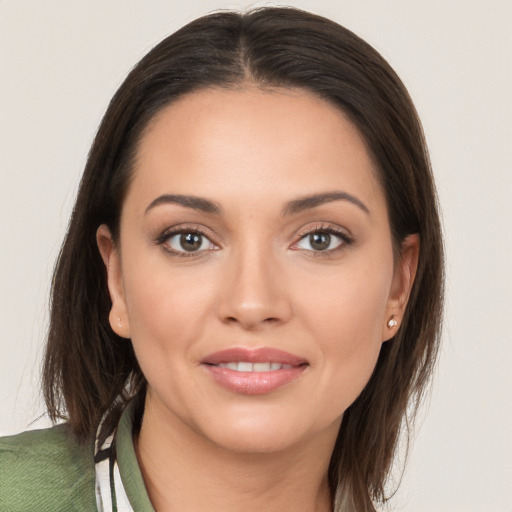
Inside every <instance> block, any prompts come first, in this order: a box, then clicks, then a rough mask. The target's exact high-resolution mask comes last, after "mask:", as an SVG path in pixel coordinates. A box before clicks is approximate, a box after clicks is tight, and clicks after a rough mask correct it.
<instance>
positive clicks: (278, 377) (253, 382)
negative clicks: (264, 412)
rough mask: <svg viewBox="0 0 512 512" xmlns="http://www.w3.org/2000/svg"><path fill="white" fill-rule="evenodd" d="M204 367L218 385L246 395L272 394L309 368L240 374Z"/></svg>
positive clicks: (215, 367)
mask: <svg viewBox="0 0 512 512" xmlns="http://www.w3.org/2000/svg"><path fill="white" fill-rule="evenodd" d="M203 366H204V367H205V368H206V370H207V371H208V372H209V374H210V375H211V376H212V377H213V379H214V380H215V381H216V382H217V383H218V384H220V385H221V386H223V387H225V388H227V389H229V390H231V391H234V392H236V393H241V394H244V395H263V394H265V393H271V392H272V391H275V390H276V389H279V388H281V387H283V386H286V385H287V384H290V383H291V382H293V381H294V380H296V379H298V378H299V377H300V376H301V375H302V373H303V372H304V370H305V369H306V367H307V365H300V366H294V367H293V368H287V369H283V370H274V371H270V372H238V371H236V370H230V369H229V368H223V367H220V366H213V365H209V364H205V365H203Z"/></svg>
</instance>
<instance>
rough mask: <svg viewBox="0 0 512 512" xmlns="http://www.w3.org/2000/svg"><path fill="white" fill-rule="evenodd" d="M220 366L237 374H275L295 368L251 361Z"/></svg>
mask: <svg viewBox="0 0 512 512" xmlns="http://www.w3.org/2000/svg"><path fill="white" fill-rule="evenodd" d="M214 366H218V367H220V368H228V369H230V370H233V371H235V372H256V373H259V372H275V371H277V370H290V369H291V368H293V366H292V365H291V364H281V363H271V362H266V363H251V362H249V361H239V362H238V363H235V362H233V363H219V364H218V365H214Z"/></svg>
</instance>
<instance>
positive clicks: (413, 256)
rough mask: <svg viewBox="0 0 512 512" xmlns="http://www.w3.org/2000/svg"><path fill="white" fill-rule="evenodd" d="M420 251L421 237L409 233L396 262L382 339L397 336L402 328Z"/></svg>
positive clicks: (385, 339)
mask: <svg viewBox="0 0 512 512" xmlns="http://www.w3.org/2000/svg"><path fill="white" fill-rule="evenodd" d="M419 252H420V237H419V235H417V234H413V235H409V236H408V237H406V238H405V240H404V241H403V242H402V244H401V247H400V255H399V259H398V260H397V261H396V263H395V270H394V272H393V281H392V283H391V290H390V293H389V298H388V304H387V308H386V317H385V325H384V326H383V330H382V341H387V340H389V339H391V338H392V337H393V336H395V334H396V332H397V331H398V329H399V328H400V324H401V322H402V319H403V316H404V312H405V308H406V306H407V302H408V301H409V296H410V294H411V290H412V285H413V284H414V278H415V277H416V270H417V269H418V256H419Z"/></svg>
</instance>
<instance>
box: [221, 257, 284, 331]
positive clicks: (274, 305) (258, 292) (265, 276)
mask: <svg viewBox="0 0 512 512" xmlns="http://www.w3.org/2000/svg"><path fill="white" fill-rule="evenodd" d="M276 259H277V258H276V257H275V256H273V255H272V254H270V253H269V251H258V250H256V249H254V248H253V250H250V249H247V250H244V251H238V252H237V253H236V254H233V255H232V257H230V258H228V260H227V261H226V262H225V272H224V275H223V282H222V290H221V292H220V295H219V302H218V316H219V318H220V320H221V321H222V322H223V323H228V324H234V325H238V326H240V327H241V328H243V329H244V330H249V331H256V330H261V329H264V328H266V327H269V326H271V325H280V324H284V323H286V322H288V321H289V320H290V318H291V316H292V305H291V301H290V296H289V289H288V287H287V286H286V279H285V275H284V272H283V271H282V269H280V267H279V264H278V262H277V261H276Z"/></svg>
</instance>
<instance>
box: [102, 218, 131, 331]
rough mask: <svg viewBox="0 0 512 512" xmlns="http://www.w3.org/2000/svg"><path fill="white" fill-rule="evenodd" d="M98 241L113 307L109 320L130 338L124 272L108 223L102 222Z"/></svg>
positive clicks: (114, 327) (115, 329) (117, 329)
mask: <svg viewBox="0 0 512 512" xmlns="http://www.w3.org/2000/svg"><path fill="white" fill-rule="evenodd" d="M96 243H97V244H98V249H99V251H100V254H101V258H102V259H103V263H104V264H105V268H106V269H107V283H108V291H109V294H110V300H111V301H112V308H111V309H110V314H109V322H110V327H112V330H113V331H114V332H115V333H116V334H117V335H119V336H121V337H122V338H130V323H129V320H128V314H127V307H126V301H125V294H124V286H123V273H122V269H121V258H120V254H119V250H118V249H117V248H116V246H115V244H114V241H113V240H112V234H111V233H110V229H109V228H108V226H107V225H106V224H102V225H101V226H100V227H99V228H98V230H97V231H96Z"/></svg>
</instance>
